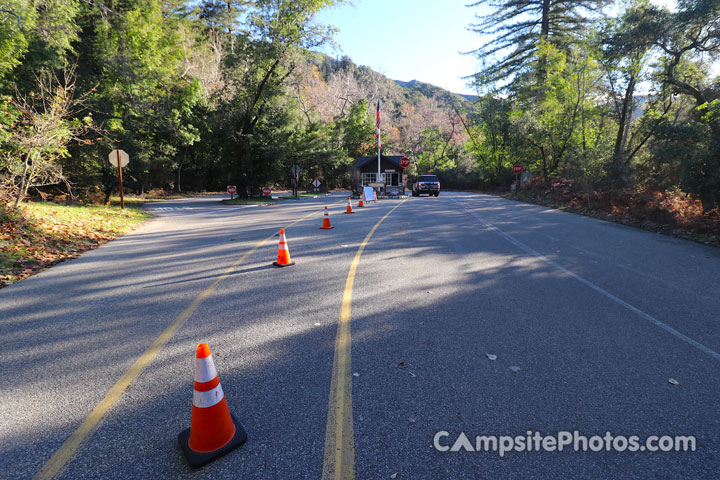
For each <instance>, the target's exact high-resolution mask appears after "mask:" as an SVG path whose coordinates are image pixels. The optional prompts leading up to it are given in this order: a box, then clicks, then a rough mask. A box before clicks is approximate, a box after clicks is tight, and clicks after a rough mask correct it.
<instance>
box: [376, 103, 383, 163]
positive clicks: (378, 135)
mask: <svg viewBox="0 0 720 480" xmlns="http://www.w3.org/2000/svg"><path fill="white" fill-rule="evenodd" d="M375 119H376V121H375V126H376V127H377V130H376V132H375V136H376V137H377V141H378V152H379V151H380V149H381V148H382V147H381V146H380V99H379V98H378V105H377V116H376V117H375Z"/></svg>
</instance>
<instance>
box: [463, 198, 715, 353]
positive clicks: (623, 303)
mask: <svg viewBox="0 0 720 480" xmlns="http://www.w3.org/2000/svg"><path fill="white" fill-rule="evenodd" d="M452 200H453V202H455V203H458V202H457V200H455V199H452ZM460 206H461V207H462V208H463V210H465V212H467V213H468V214H469V215H471V216H472V217H473V218H475V219H477V220H478V221H479V222H480V223H481V224H482V225H484V226H485V227H487V228H489V229H490V230H492V231H493V232H495V233H497V234H498V235H500V236H501V237H503V238H504V239H505V240H507V241H509V242H510V243H512V244H513V245H515V246H517V247H519V248H521V249H522V250H525V251H526V252H527V253H529V254H530V255H532V256H534V257H537V258H538V259H540V260H542V261H543V262H545V263H547V264H548V265H551V266H553V267H555V268H557V269H558V270H560V271H562V272H563V273H565V274H567V275H569V276H571V277H572V278H574V279H575V280H577V281H578V282H580V283H582V284H584V285H586V286H588V287H590V288H592V289H593V290H595V291H596V292H598V293H600V294H602V295H604V296H606V297H607V298H609V299H610V300H612V301H614V302H615V303H617V304H618V305H620V306H622V307H625V308H626V309H628V310H630V311H631V312H633V313H634V314H636V315H637V316H639V317H641V318H644V319H645V320H647V321H649V322H650V323H652V324H653V325H655V326H656V327H660V328H662V329H663V330H665V331H666V332H668V333H669V334H671V335H673V336H675V337H677V338H679V339H680V340H682V341H684V342H685V343H687V344H689V345H692V346H693V347H695V348H697V349H698V350H700V351H701V352H703V353H706V354H708V355H710V356H711V357H712V358H714V359H715V360H718V361H720V353H717V352H716V351H714V350H712V349H711V348H709V347H707V346H705V345H703V344H702V343H700V342H698V341H696V340H693V339H692V338H690V337H688V336H687V335H685V334H683V333H680V332H678V331H677V330H675V329H674V328H672V327H671V326H670V325H668V324H666V323H663V322H661V321H660V320H658V319H657V318H655V317H653V316H652V315H649V314H647V313H645V312H643V311H642V310H640V309H639V308H637V307H634V306H633V305H630V304H629V303H627V302H626V301H625V300H623V299H621V298H618V297H616V296H615V295H613V294H612V293H610V292H608V291H607V290H605V289H604V288H602V287H599V286H597V285H595V284H594V283H592V282H591V281H589V280H586V279H584V278H583V277H581V276H580V275H578V274H576V273H573V272H571V271H570V270H568V269H567V268H565V267H563V266H562V265H560V264H558V263H556V262H555V261H553V260H550V259H549V258H547V257H546V256H544V255H542V254H541V253H539V252H538V251H536V250H534V249H532V248H531V247H529V246H528V245H525V244H524V243H523V242H521V241H520V240H518V239H517V238H515V237H513V236H512V235H510V234H508V233H505V232H503V231H502V230H500V229H499V228H497V227H495V226H493V225H490V224H489V223H487V222H486V221H485V220H483V219H482V218H480V217H479V216H478V215H477V214H475V212H472V211H470V210H469V209H468V208H467V207H465V206H464V205H460Z"/></svg>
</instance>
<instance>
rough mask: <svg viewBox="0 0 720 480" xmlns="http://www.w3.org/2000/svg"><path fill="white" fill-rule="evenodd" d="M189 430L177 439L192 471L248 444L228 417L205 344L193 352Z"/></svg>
mask: <svg viewBox="0 0 720 480" xmlns="http://www.w3.org/2000/svg"><path fill="white" fill-rule="evenodd" d="M193 388H194V392H193V406H192V420H191V422H190V428H188V429H186V430H183V431H182V432H180V435H178V442H179V443H180V448H181V449H182V451H183V453H184V454H185V458H186V459H187V461H188V463H189V464H190V466H191V467H193V468H198V467H202V466H203V465H205V464H207V463H210V462H211V461H213V460H215V459H216V458H218V457H221V456H223V455H225V454H226V453H228V452H229V451H231V450H233V449H234V448H237V447H239V446H240V445H242V444H244V443H245V442H246V441H247V433H245V430H243V428H242V426H241V425H240V423H239V422H238V421H237V419H236V418H235V417H234V416H233V415H232V414H231V413H230V409H229V408H228V405H227V401H226V400H225V394H224V393H223V389H222V387H221V386H220V378H219V377H218V374H217V370H216V369H215V362H213V358H212V354H211V353H210V347H209V346H208V344H207V343H201V344H200V345H198V346H197V349H196V352H195V382H194V387H193Z"/></svg>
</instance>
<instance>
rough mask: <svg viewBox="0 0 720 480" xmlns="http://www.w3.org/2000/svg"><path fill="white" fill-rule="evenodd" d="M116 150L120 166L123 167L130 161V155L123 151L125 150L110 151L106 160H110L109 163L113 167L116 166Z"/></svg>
mask: <svg viewBox="0 0 720 480" xmlns="http://www.w3.org/2000/svg"><path fill="white" fill-rule="evenodd" d="M118 152H119V153H120V166H121V167H124V166H125V165H127V164H128V163H130V156H129V155H128V154H127V153H126V152H125V150H113V151H112V152H110V155H108V160H109V161H110V165H112V166H113V167H117V166H118Z"/></svg>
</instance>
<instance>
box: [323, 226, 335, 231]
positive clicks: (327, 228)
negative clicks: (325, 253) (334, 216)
mask: <svg viewBox="0 0 720 480" xmlns="http://www.w3.org/2000/svg"><path fill="white" fill-rule="evenodd" d="M331 228H335V227H320V230H330V229H331Z"/></svg>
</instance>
